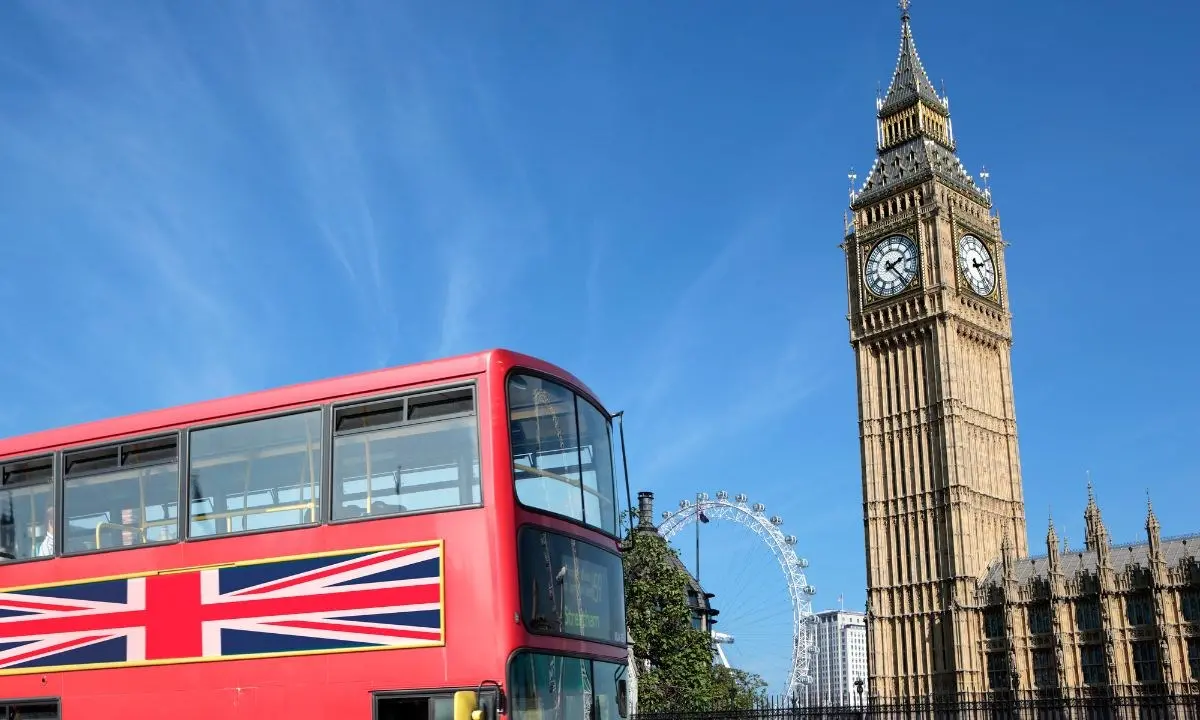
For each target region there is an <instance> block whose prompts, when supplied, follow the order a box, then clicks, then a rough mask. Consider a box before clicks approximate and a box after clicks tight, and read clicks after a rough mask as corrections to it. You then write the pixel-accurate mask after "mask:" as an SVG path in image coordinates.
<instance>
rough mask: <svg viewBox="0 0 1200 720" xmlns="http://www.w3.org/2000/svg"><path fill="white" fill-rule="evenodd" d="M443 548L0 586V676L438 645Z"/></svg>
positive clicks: (355, 552) (421, 547) (373, 551)
mask: <svg viewBox="0 0 1200 720" xmlns="http://www.w3.org/2000/svg"><path fill="white" fill-rule="evenodd" d="M442 577H443V574H442V545H441V543H440V542H437V543H426V544H421V545H413V546H406V547H389V548H373V549H368V550H350V551H345V552H339V553H336V554H327V555H319V556H311V557H292V558H275V559H271V560H266V561H257V562H253V563H247V564H241V565H231V566H226V567H214V568H191V569H185V570H179V571H164V572H160V573H157V574H151V575H144V576H139V577H127V578H119V579H110V580H95V581H85V582H80V583H72V584H69V585H55V586H50V587H38V588H25V589H14V590H7V591H0V673H14V672H31V671H36V670H45V669H47V668H52V667H53V668H64V669H66V668H68V667H70V668H83V667H88V666H97V665H100V666H110V665H123V664H130V663H141V662H153V663H170V662H186V661H188V660H195V659H200V658H216V657H229V658H235V657H246V656H258V655H288V654H297V653H311V652H333V651H339V650H355V649H372V648H401V647H422V646H430V645H441V644H442V642H443V636H444V630H445V627H444V624H443V614H442V599H443V598H442V592H443V584H442Z"/></svg>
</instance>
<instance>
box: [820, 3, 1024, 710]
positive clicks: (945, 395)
mask: <svg viewBox="0 0 1200 720" xmlns="http://www.w3.org/2000/svg"><path fill="white" fill-rule="evenodd" d="M902 5H903V6H905V10H904V13H903V16H902V28H901V39H900V55H899V59H898V61H897V64H896V69H895V73H894V76H893V78H892V82H891V85H890V86H889V87H888V90H887V93H886V96H885V97H883V98H881V99H880V100H879V101H878V103H877V110H878V116H877V137H876V140H877V147H876V150H877V158H876V160H875V163H874V166H873V167H872V168H871V172H870V175H869V177H868V178H867V180H866V182H865V184H864V185H863V187H862V188H861V190H860V191H859V192H857V193H853V194H852V198H851V204H850V210H851V212H852V213H853V217H852V219H849V220H848V222H847V227H846V236H845V241H844V243H843V244H842V248H843V249H844V250H845V254H846V273H847V286H848V288H849V300H850V308H849V310H850V313H849V317H848V319H849V323H850V340H851V346H852V347H853V348H854V352H855V360H856V363H857V375H858V393H859V430H860V440H861V443H860V447H861V454H862V478H863V512H864V525H865V528H864V529H865V535H866V557H867V612H868V642H869V660H868V662H869V668H870V678H869V684H870V687H871V694H872V696H875V697H881V698H897V699H903V698H910V697H916V698H920V697H927V696H929V695H931V694H954V693H959V692H964V691H966V692H971V691H981V690H983V688H984V687H985V680H986V668H985V666H984V661H983V658H982V656H981V655H980V654H979V653H978V652H977V649H978V648H979V647H980V646H981V644H982V642H983V626H982V624H981V623H980V622H979V621H978V613H977V612H976V611H974V610H973V606H974V601H975V595H976V591H977V582H978V580H979V579H980V578H982V577H983V576H984V575H985V574H986V573H987V571H988V568H989V567H990V566H991V564H992V563H993V562H994V561H995V560H996V559H997V558H999V557H1000V550H1001V543H1002V539H1003V538H1009V539H1010V542H1011V543H1012V545H1013V550H1014V551H1015V552H1016V553H1017V554H1018V556H1024V555H1026V554H1027V553H1026V548H1025V545H1026V539H1025V538H1026V530H1025V509H1024V501H1023V498H1022V488H1021V469H1020V462H1019V459H1018V452H1017V429H1016V412H1015V409H1014V404H1013V386H1012V374H1011V370H1010V356H1011V345H1012V328H1011V317H1010V314H1009V303H1008V288H1007V283H1006V277H1005V264H1004V249H1005V244H1004V241H1003V239H1002V236H1001V233H1000V225H999V220H998V218H997V217H995V216H994V215H993V214H992V212H991V198H990V194H989V193H988V192H987V191H986V190H984V189H981V188H980V187H978V186H977V185H976V184H975V181H974V180H973V179H972V178H971V176H970V175H969V174H968V173H967V172H966V170H965V169H964V168H963V165H962V163H961V162H959V159H958V157H957V155H956V143H955V139H954V129H953V125H952V123H951V119H950V103H949V99H948V98H946V97H942V96H941V95H939V94H938V93H937V91H935V90H934V88H933V85H932V84H931V83H930V81H929V77H928V76H927V74H926V72H925V69H924V67H922V65H921V61H920V59H919V57H918V56H917V51H916V44H915V42H914V40H913V35H912V31H911V28H910V25H909V16H908V11H907V3H902Z"/></svg>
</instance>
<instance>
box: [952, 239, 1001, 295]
mask: <svg viewBox="0 0 1200 720" xmlns="http://www.w3.org/2000/svg"><path fill="white" fill-rule="evenodd" d="M958 267H959V269H960V270H962V274H963V277H965V278H966V279H967V284H968V285H970V286H971V289H972V290H974V291H975V294H976V295H982V296H984V297H987V296H988V295H991V294H992V291H993V290H995V289H996V264H995V262H993V261H992V254H991V253H990V252H988V249H987V245H984V244H983V242H982V241H981V240H980V239H979V238H977V237H975V236H974V235H964V236H963V237H962V239H961V240H959V241H958Z"/></svg>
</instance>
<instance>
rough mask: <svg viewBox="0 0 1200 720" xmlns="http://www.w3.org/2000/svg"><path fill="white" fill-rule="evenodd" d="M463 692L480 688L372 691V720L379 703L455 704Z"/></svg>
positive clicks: (475, 690)
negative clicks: (429, 701) (446, 699)
mask: <svg viewBox="0 0 1200 720" xmlns="http://www.w3.org/2000/svg"><path fill="white" fill-rule="evenodd" d="M355 519H357V518H355ZM492 687H494V686H491V685H489V686H488V688H489V689H490V688H492ZM461 690H469V691H471V692H478V691H479V686H478V685H470V686H467V685H461V686H454V685H449V686H445V687H433V688H414V689H411V690H410V689H405V690H372V691H371V720H379V702H380V701H381V700H393V699H404V698H418V699H419V698H435V697H449V698H450V701H451V703H453V702H454V693H456V692H459V691H461ZM507 695H508V693H507V692H505V696H506V697H507ZM432 709H433V708H432V707H430V710H432ZM431 714H432V713H431Z"/></svg>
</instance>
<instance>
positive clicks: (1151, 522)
mask: <svg viewBox="0 0 1200 720" xmlns="http://www.w3.org/2000/svg"><path fill="white" fill-rule="evenodd" d="M1161 527H1162V526H1160V525H1159V524H1158V516H1156V515H1155V514H1154V505H1153V503H1151V502H1150V491H1149V490H1147V491H1146V531H1147V532H1156V531H1158V530H1160V529H1161Z"/></svg>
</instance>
